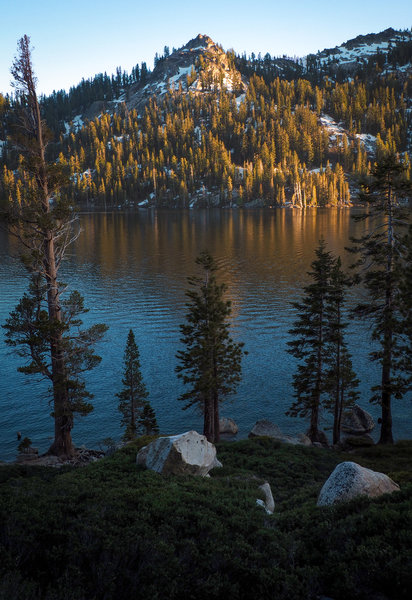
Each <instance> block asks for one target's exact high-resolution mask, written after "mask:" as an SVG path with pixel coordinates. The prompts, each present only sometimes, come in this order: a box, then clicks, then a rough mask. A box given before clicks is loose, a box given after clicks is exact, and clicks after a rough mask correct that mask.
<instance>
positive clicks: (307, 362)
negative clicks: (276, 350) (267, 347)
mask: <svg viewBox="0 0 412 600" xmlns="http://www.w3.org/2000/svg"><path fill="white" fill-rule="evenodd" d="M325 247H326V244H325V242H324V240H320V242H319V246H318V248H317V249H316V251H315V254H316V259H315V260H314V261H313V262H312V264H311V267H312V271H309V273H308V274H309V275H310V277H311V278H312V280H313V283H310V284H309V285H307V286H306V287H305V288H304V290H303V291H304V295H303V298H302V300H301V301H300V302H294V303H293V307H294V308H295V309H296V311H297V313H298V317H297V319H296V321H295V323H294V327H293V328H292V329H291V330H290V331H289V333H290V334H292V335H293V336H295V339H294V340H292V341H290V342H288V345H289V350H288V352H289V353H290V354H292V356H294V357H295V358H297V359H298V360H299V361H300V362H299V364H298V368H297V371H296V373H295V374H294V376H293V387H294V390H295V394H294V395H295V398H296V400H295V402H294V403H293V404H292V406H291V407H290V409H289V410H288V411H287V414H288V415H289V416H292V417H309V420H310V422H309V429H308V433H307V435H308V437H309V438H310V439H311V440H312V442H320V443H323V444H324V443H326V437H325V435H324V433H323V432H321V431H319V414H320V408H321V396H322V393H323V391H324V387H325V378H326V374H325V371H326V367H325V357H326V347H327V314H326V304H327V299H328V293H329V279H330V274H331V269H332V266H333V262H334V261H333V257H332V255H331V253H330V252H328V251H326V249H325Z"/></svg>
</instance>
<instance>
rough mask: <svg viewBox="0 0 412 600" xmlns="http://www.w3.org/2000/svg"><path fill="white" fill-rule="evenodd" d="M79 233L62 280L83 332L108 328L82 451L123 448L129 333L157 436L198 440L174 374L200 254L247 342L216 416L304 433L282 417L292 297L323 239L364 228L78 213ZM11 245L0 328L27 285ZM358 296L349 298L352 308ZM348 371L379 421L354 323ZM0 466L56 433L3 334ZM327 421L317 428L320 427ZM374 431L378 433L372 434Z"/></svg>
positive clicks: (216, 214)
mask: <svg viewBox="0 0 412 600" xmlns="http://www.w3.org/2000/svg"><path fill="white" fill-rule="evenodd" d="M81 226H82V230H83V232H82V234H81V236H80V237H79V238H78V240H77V241H76V242H75V244H74V245H73V246H72V247H71V248H70V249H69V252H68V254H67V260H66V262H65V263H64V266H63V267H62V271H61V278H62V279H63V280H64V281H65V282H67V283H68V284H69V290H72V289H78V290H79V291H80V292H81V293H82V294H83V295H84V296H85V303H86V306H87V307H88V308H89V309H90V312H89V313H88V314H87V315H86V319H85V323H87V324H92V323H96V322H104V323H106V324H107V325H109V331H108V333H107V335H106V338H105V341H104V342H102V343H101V344H100V346H99V348H98V352H99V353H100V354H101V356H102V357H103V360H102V362H101V364H100V365H99V367H97V368H96V369H95V370H94V371H92V372H90V373H89V374H87V384H88V389H89V390H90V391H91V392H92V393H94V395H95V398H94V400H93V404H94V406H95V410H94V412H93V413H92V414H91V415H89V416H88V417H86V418H83V419H82V418H77V419H76V421H75V426H74V429H73V438H74V441H75V443H77V444H78V445H82V444H85V445H86V446H88V447H98V446H99V443H101V442H102V440H103V439H104V438H107V437H112V438H114V439H116V440H117V439H119V438H120V436H121V433H122V430H121V428H120V413H119V412H118V410H117V399H116V397H115V394H116V392H118V391H120V389H121V370H122V358H123V352H124V347H125V343H126V337H127V333H128V331H129V329H130V328H132V329H133V331H134V333H135V336H136V341H137V343H138V346H139V349H140V354H141V365H142V373H143V377H144V380H145V382H146V385H147V388H148V391H149V393H150V401H151V403H152V406H153V407H154V409H155V411H156V415H157V418H158V422H159V425H160V428H161V432H162V433H171V434H172V433H173V434H175V433H179V432H183V431H187V430H188V429H197V430H199V431H201V430H202V418H201V416H200V415H199V414H197V413H196V412H195V411H194V410H189V411H182V404H181V403H180V402H178V400H177V398H178V396H179V394H180V393H181V391H182V385H181V383H180V382H179V381H178V380H177V378H176V375H175V372H174V368H175V365H176V359H175V354H176V351H177V350H178V349H179V325H180V324H181V323H182V322H184V315H185V295H184V292H185V289H187V282H186V278H187V276H189V275H193V274H195V272H196V266H195V263H194V260H195V258H196V256H197V255H198V254H199V252H200V251H201V250H203V249H206V248H207V249H208V250H209V251H210V252H211V253H212V254H213V255H214V256H215V258H216V259H217V261H218V263H219V265H220V266H221V272H220V278H221V280H222V281H225V282H226V283H227V285H228V288H229V289H228V297H229V298H230V299H231V300H232V309H233V312H232V317H233V318H232V324H233V330H232V331H233V336H234V337H235V338H236V339H237V340H239V341H243V342H244V343H245V349H246V350H247V351H248V352H249V354H248V355H247V356H246V357H245V358H244V363H243V380H242V384H241V385H240V387H239V389H238V392H237V393H236V395H235V396H234V397H233V400H230V401H229V400H228V401H226V402H225V404H224V405H223V406H222V410H221V414H222V415H224V416H231V417H233V418H234V419H235V420H236V422H237V423H238V424H239V428H240V432H239V437H246V436H247V434H248V432H249V431H250V429H251V428H252V426H253V424H254V423H255V422H256V421H257V420H258V419H263V418H267V419H270V420H272V421H274V422H276V423H277V424H278V425H279V426H280V427H281V428H282V429H283V430H284V431H285V432H286V433H294V432H298V431H304V430H305V429H306V422H305V421H303V420H302V419H293V418H289V417H286V416H285V414H284V413H285V410H287V408H288V407H289V406H290V404H291V402H292V399H293V389H292V386H291V381H292V375H293V372H294V369H295V365H296V363H295V361H294V359H293V358H292V357H291V356H290V355H289V354H287V352H286V348H287V341H288V340H289V339H290V337H289V335H288V329H289V328H290V327H291V325H292V323H293V321H294V319H295V318H296V311H295V309H294V308H292V307H291V304H290V302H291V301H296V300H298V299H299V297H300V296H301V293H302V286H304V285H306V284H307V283H308V281H309V278H308V276H307V271H308V270H309V267H310V263H311V262H312V260H313V259H314V250H315V248H316V247H317V245H318V241H319V239H320V238H322V237H323V238H324V239H325V240H326V242H327V248H328V249H329V250H332V251H333V252H334V253H335V254H340V255H341V256H342V260H343V263H344V265H347V264H348V262H349V260H350V257H348V256H347V253H346V252H345V250H344V247H345V246H346V245H348V238H349V235H353V234H359V233H360V232H361V231H362V230H363V228H364V227H365V224H364V223H354V222H353V220H352V219H351V218H350V211H349V210H347V209H346V210H339V209H324V210H319V209H318V210H312V211H306V212H301V211H296V210H295V211H294V210H292V209H277V210H270V211H269V210H268V211H264V210H259V211H217V210H216V211H206V210H205V211H182V212H180V211H158V212H155V211H150V210H149V211H146V210H141V211H135V212H120V211H119V212H113V213H96V212H93V213H84V214H81ZM17 256H18V247H17V245H16V242H15V240H14V239H13V238H11V237H8V236H7V235H6V234H5V233H0V289H1V297H0V323H4V321H5V319H6V318H7V316H8V313H9V312H10V311H11V310H12V309H13V308H14V307H15V306H16V304H17V303H18V301H19V299H20V297H21V296H22V294H23V293H24V291H25V289H26V286H27V277H26V273H25V271H24V269H23V268H22V267H21V265H20V263H19V261H18V259H17ZM359 294H361V290H353V291H352V292H351V298H350V301H351V302H353V301H354V300H355V299H356V297H357V296H359ZM348 341H349V346H350V350H351V352H352V354H353V362H354V367H355V370H356V372H357V374H358V376H359V377H360V379H361V381H362V384H361V392H362V395H361V400H360V403H361V405H362V406H364V407H365V408H366V409H367V410H369V411H370V412H371V413H372V414H373V415H374V416H375V417H377V416H378V415H379V408H378V407H376V406H373V405H370V404H369V402H368V400H369V395H370V392H369V389H370V386H371V385H373V384H375V383H376V382H377V381H378V379H379V374H378V371H377V369H376V367H375V366H374V365H372V364H371V363H370V362H369V361H368V352H369V351H370V345H369V332H368V329H367V327H366V325H365V324H359V323H352V324H351V326H350V329H349V333H348ZM0 361H1V375H0V404H1V411H0V459H2V460H11V459H13V458H14V456H15V454H16V448H17V441H16V432H17V431H21V432H22V434H23V436H28V437H30V438H31V439H32V441H33V445H34V446H37V447H39V448H40V450H42V451H43V450H45V449H47V447H48V445H49V443H50V439H51V437H50V436H52V435H53V421H52V418H51V417H50V416H49V413H50V408H49V406H48V395H47V387H48V386H47V383H46V382H41V381H40V382H34V381H33V378H32V377H28V376H24V375H22V374H19V373H18V372H17V371H16V369H17V367H18V366H19V364H21V359H19V358H18V357H16V356H14V355H11V354H10V352H9V349H8V348H7V347H6V346H5V343H4V333H3V331H1V333H0ZM393 410H394V434H395V437H396V438H398V439H402V438H410V437H412V425H411V419H410V417H411V403H410V398H408V399H404V400H403V401H402V402H398V401H394V405H393ZM329 423H330V421H329V417H328V415H327V414H325V415H324V416H323V421H322V426H324V427H328V425H329ZM377 434H378V432H377V431H376V435H377Z"/></svg>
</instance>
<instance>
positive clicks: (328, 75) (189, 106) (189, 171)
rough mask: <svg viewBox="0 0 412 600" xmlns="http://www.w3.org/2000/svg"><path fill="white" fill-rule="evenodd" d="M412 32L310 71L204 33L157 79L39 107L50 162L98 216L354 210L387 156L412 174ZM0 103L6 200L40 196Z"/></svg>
mask: <svg viewBox="0 0 412 600" xmlns="http://www.w3.org/2000/svg"><path fill="white" fill-rule="evenodd" d="M411 91H412V34H411V32H410V31H408V30H406V31H403V32H399V31H394V30H392V29H388V30H386V31H384V32H382V33H380V34H369V35H366V36H359V37H358V38H355V39H354V40H350V41H348V42H346V43H345V44H343V45H342V46H339V47H336V48H334V49H329V50H324V51H323V52H319V53H318V54H317V55H309V56H307V57H305V58H304V59H297V58H294V59H292V58H288V57H282V58H274V57H271V56H270V55H269V54H267V55H265V56H264V57H263V58H262V57H261V56H260V55H259V56H257V57H256V56H254V55H251V56H249V57H246V56H245V55H243V56H238V55H236V54H235V53H234V52H233V51H231V50H229V51H227V52H225V51H224V50H223V49H222V48H221V47H220V46H219V45H217V44H215V43H214V42H213V41H212V40H211V39H210V38H209V37H208V36H204V35H199V36H197V37H196V38H195V39H193V40H191V41H190V42H189V43H188V44H186V45H185V46H183V47H182V48H180V49H178V50H175V49H173V50H172V52H170V51H169V49H168V48H167V47H165V50H164V54H163V56H161V57H159V56H156V57H155V67H154V69H153V71H152V72H150V71H149V70H148V69H147V67H146V65H145V64H144V63H143V64H142V65H141V66H140V67H139V65H136V67H135V68H134V69H133V70H132V73H131V74H130V75H129V74H127V73H126V72H124V71H122V70H121V69H118V70H117V73H116V75H115V76H111V77H109V76H107V75H106V74H104V75H101V74H100V75H97V76H96V77H95V78H94V79H93V80H89V81H82V83H81V84H79V85H78V86H77V87H75V88H71V90H70V91H69V92H68V93H66V92H63V91H60V92H57V93H54V94H52V95H51V96H49V97H47V98H42V101H41V104H42V110H43V114H44V118H45V119H46V121H47V123H48V125H49V128H50V129H51V132H52V133H51V138H52V141H51V142H50V143H49V146H48V153H49V159H50V160H58V161H59V162H60V163H62V164H64V165H66V166H67V171H68V172H69V175H70V180H71V185H69V186H68V187H67V194H68V195H69V196H70V197H71V198H72V199H73V200H75V201H78V202H81V203H83V202H87V203H89V204H94V205H97V206H106V207H107V206H113V205H116V206H118V205H127V204H138V205H155V206H159V207H161V206H168V207H170V206H172V207H188V206H215V205H220V206H233V205H237V206H250V205H252V206H253V205H261V206H275V205H285V204H290V203H291V204H293V205H297V206H301V207H304V206H335V205H348V204H350V202H351V193H352V195H354V192H356V190H357V182H358V180H359V177H362V176H365V175H366V174H367V173H368V170H369V168H370V165H371V164H373V162H374V161H375V160H376V159H379V158H381V157H382V156H383V155H384V154H385V153H386V152H398V153H401V155H402V159H403V161H404V162H405V163H406V164H407V166H408V176H409V177H410V161H409V156H408V152H410V145H411V120H412V100H411ZM13 105H14V101H13V99H10V98H8V97H6V98H4V97H2V96H0V114H1V116H2V117H1V126H0V140H2V142H0V144H1V146H0V152H1V154H2V156H1V157H0V160H1V161H2V163H3V164H2V165H1V169H2V178H1V183H0V186H1V193H2V197H3V200H5V201H10V200H11V199H12V198H17V199H18V200H20V199H22V198H23V197H24V194H26V193H28V192H29V193H30V186H31V182H30V175H29V174H28V173H24V172H22V171H21V169H20V168H19V164H20V161H19V156H18V152H16V151H15V149H14V148H13V147H12V146H11V144H10V143H7V141H6V140H7V134H8V131H9V129H10V127H11V121H12V118H13V110H12V109H13Z"/></svg>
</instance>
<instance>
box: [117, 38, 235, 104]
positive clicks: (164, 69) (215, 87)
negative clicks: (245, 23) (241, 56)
mask: <svg viewBox="0 0 412 600" xmlns="http://www.w3.org/2000/svg"><path fill="white" fill-rule="evenodd" d="M223 88H225V89H227V90H228V91H233V92H235V93H236V94H241V93H243V92H244V91H245V89H246V82H245V81H243V80H242V77H241V75H240V73H239V71H237V70H236V69H235V68H234V67H233V66H232V65H230V64H229V60H228V58H227V55H226V53H225V51H224V50H223V48H222V47H221V46H219V45H218V44H216V43H215V42H214V41H213V40H212V39H211V38H210V37H209V36H208V35H203V34H201V33H199V34H198V35H197V36H196V37H195V38H193V39H192V40H190V41H189V42H188V43H187V44H186V45H184V46H182V47H181V48H179V49H178V50H175V51H174V52H172V54H170V55H169V56H165V57H162V58H160V59H159V60H158V61H157V63H156V66H155V68H154V69H153V72H152V73H151V75H150V78H149V80H148V81H147V82H145V84H144V85H142V84H137V85H136V86H134V87H133V88H132V89H131V93H130V100H129V102H128V105H129V108H138V109H140V108H141V107H143V106H144V104H145V103H146V102H147V101H148V100H149V99H150V97H152V96H156V97H161V96H163V95H164V94H166V93H167V92H168V91H170V90H171V91H178V90H180V92H183V93H188V92H191V93H194V94H196V93H204V92H212V91H219V90H221V89H223Z"/></svg>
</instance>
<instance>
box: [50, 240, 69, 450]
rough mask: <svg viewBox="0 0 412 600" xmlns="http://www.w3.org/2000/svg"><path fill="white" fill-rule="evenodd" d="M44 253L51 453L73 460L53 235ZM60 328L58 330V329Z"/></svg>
mask: <svg viewBox="0 0 412 600" xmlns="http://www.w3.org/2000/svg"><path fill="white" fill-rule="evenodd" d="M44 251H45V261H44V271H45V275H46V281H47V307H48V313H49V320H50V323H51V325H52V333H51V339H50V352H51V365H52V369H51V370H52V382H53V404H54V442H53V444H52V445H51V447H50V448H49V450H48V453H49V454H55V455H56V456H66V457H71V456H73V454H74V448H73V443H72V437H71V430H72V428H73V416H72V413H71V410H70V400H69V394H68V389H67V374H66V369H65V361H64V354H63V340H62V332H61V329H60V328H59V325H60V324H61V322H62V314H61V308H60V298H59V296H60V294H59V284H58V281H57V269H56V257H55V253H54V240H53V237H52V235H48V236H47V237H46V239H45V242H44ZM56 325H57V327H55V326H56Z"/></svg>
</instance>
